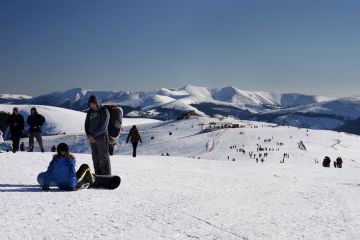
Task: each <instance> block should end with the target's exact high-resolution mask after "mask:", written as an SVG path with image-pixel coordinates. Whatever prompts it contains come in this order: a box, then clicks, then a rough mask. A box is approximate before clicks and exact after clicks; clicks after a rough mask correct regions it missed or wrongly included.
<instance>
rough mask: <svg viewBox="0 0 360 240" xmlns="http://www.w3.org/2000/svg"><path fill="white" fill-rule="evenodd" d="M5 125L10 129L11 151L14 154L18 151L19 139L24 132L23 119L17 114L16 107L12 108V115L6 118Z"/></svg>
mask: <svg viewBox="0 0 360 240" xmlns="http://www.w3.org/2000/svg"><path fill="white" fill-rule="evenodd" d="M7 123H8V124H9V127H10V134H11V140H12V142H13V144H12V149H13V152H14V153H15V152H17V151H19V144H20V138H21V134H22V132H23V130H24V117H23V116H22V115H21V114H20V113H19V109H18V108H17V107H14V108H13V113H12V114H11V115H10V116H9V117H8V119H7Z"/></svg>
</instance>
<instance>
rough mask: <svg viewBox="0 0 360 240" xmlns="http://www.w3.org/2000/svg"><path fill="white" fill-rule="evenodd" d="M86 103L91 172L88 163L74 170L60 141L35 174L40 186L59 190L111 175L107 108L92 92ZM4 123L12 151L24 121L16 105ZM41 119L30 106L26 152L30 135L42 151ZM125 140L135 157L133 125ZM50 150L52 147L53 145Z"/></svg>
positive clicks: (84, 185) (138, 138)
mask: <svg viewBox="0 0 360 240" xmlns="http://www.w3.org/2000/svg"><path fill="white" fill-rule="evenodd" d="M88 107H89V110H88V111H87V114H86V120H85V132H86V135H87V139H88V141H89V143H90V147H91V154H92V160H93V165H94V170H95V174H93V173H91V171H90V168H89V166H88V165H82V166H81V167H80V168H79V170H78V171H77V172H76V169H75V157H74V156H73V155H72V154H71V153H70V152H69V146H68V145H67V144H66V143H60V144H59V145H58V146H57V147H56V154H55V155H54V156H53V159H52V160H51V162H50V164H49V167H48V169H47V171H46V172H43V173H40V174H39V175H38V182H39V184H40V185H41V187H42V188H43V189H44V190H48V189H49V188H50V187H51V186H57V187H59V188H60V189H62V190H78V189H83V188H87V187H89V186H90V185H91V184H92V183H94V181H95V178H96V175H111V163H110V151H111V150H109V149H111V148H113V147H114V146H113V144H115V143H113V142H111V143H110V141H109V132H108V131H109V130H108V128H109V122H110V113H109V110H108V109H107V108H106V107H105V106H103V105H101V104H100V101H99V100H98V98H97V97H96V96H90V98H89V100H88ZM121 121H122V110H121ZM8 123H9V126H10V133H11V139H12V142H13V152H16V151H18V150H19V142H20V138H21V135H22V132H23V130H24V125H25V124H24V118H23V116H22V115H21V114H20V113H19V110H18V108H16V107H15V108H14V109H13V113H12V115H11V116H10V117H9V119H8ZM44 123H45V118H44V117H43V116H42V115H40V114H38V113H37V111H36V108H31V115H30V116H29V117H28V119H27V124H28V125H29V150H28V151H29V152H32V151H33V149H34V138H36V140H37V141H38V143H39V145H40V149H41V151H42V152H44V146H43V141H42V135H41V128H42V126H43V124H44ZM118 125H119V124H118ZM120 127H121V123H120ZM129 140H130V141H131V143H132V146H133V157H136V149H137V145H138V142H141V143H142V139H141V136H140V134H139V131H138V129H137V127H136V126H135V125H134V126H133V127H132V128H131V130H130V132H129V135H128V137H127V139H126V143H128V142H129ZM110 145H112V146H110ZM52 150H55V149H54V147H53V149H52Z"/></svg>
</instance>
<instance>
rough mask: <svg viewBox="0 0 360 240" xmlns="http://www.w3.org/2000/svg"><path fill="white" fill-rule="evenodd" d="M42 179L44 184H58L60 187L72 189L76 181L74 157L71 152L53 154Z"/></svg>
mask: <svg viewBox="0 0 360 240" xmlns="http://www.w3.org/2000/svg"><path fill="white" fill-rule="evenodd" d="M42 180H43V184H44V185H50V186H58V187H59V188H60V189H74V188H75V187H76V183H77V178H76V170H75V157H74V156H72V155H71V154H68V155H67V156H59V155H55V156H54V157H53V159H52V160H51V162H50V165H49V167H48V170H47V171H46V172H45V173H44V176H43V179H42Z"/></svg>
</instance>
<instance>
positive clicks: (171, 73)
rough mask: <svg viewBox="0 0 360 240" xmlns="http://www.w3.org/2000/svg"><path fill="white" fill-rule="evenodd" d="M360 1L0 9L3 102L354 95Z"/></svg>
mask: <svg viewBox="0 0 360 240" xmlns="http://www.w3.org/2000/svg"><path fill="white" fill-rule="evenodd" d="M359 13H360V1H357V0H356V1H352V0H346V1H341V0H338V1H332V0H308V1H307V0H301V1H300V0H299V1H295V0H283V1H270V0H236V1H235V0H178V1H175V0H124V1H122V0H116V1H114V0H106V1H100V0H98V1H93V0H62V1H49V0H32V1H29V0H23V1H19V0H2V1H0V29H1V31H0V83H1V90H0V93H25V94H29V95H38V94H41V93H48V92H51V91H56V90H65V89H69V88H74V87H84V88H91V89H94V90H131V91H137V90H149V89H156V88H160V87H169V88H178V87H182V86H184V85H187V84H192V85H198V86H208V87H221V86H230V85H231V86H236V87H238V88H240V89H245V90H265V91H275V92H299V93H307V94H319V95H327V96H336V97H337V96H348V95H353V94H359V93H360V14H359Z"/></svg>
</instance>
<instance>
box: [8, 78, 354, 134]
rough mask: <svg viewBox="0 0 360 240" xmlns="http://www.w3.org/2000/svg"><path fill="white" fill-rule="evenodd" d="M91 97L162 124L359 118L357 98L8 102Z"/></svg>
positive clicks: (186, 94) (256, 95)
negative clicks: (199, 119) (193, 119)
mask: <svg viewBox="0 0 360 240" xmlns="http://www.w3.org/2000/svg"><path fill="white" fill-rule="evenodd" d="M90 95H96V96H98V97H99V98H100V99H101V100H102V101H103V102H105V103H109V102H112V103H118V104H120V105H121V106H122V107H123V108H124V113H125V115H127V116H129V117H145V118H156V119H162V120H166V119H176V118H178V117H180V116H181V115H182V114H183V113H184V112H188V111H193V112H194V113H195V114H196V115H198V116H225V117H227V116H234V117H237V118H240V119H248V120H260V121H267V122H272V123H277V124H283V125H290V126H296V127H307V128H314V129H335V128H338V127H340V126H342V125H344V124H347V123H349V122H350V121H353V120H355V119H356V118H358V117H360V96H353V97H348V98H340V99H334V98H328V97H323V96H310V95H304V94H296V93H289V94H278V93H271V92H264V91H244V90H240V89H238V88H236V87H224V88H206V87H197V86H192V85H187V86H184V87H183V88H180V89H167V88H161V89H158V90H152V91H140V92H125V91H93V90H85V89H82V88H74V89H70V90H67V91H62V92H54V93H50V94H45V95H41V96H38V97H33V98H30V97H28V98H26V97H24V98H19V99H16V98H14V97H13V98H11V99H9V100H8V102H11V103H16V104H36V105H48V106H57V107H63V108H68V109H73V110H85V109H86V108H87V100H88V98H89V96H90ZM4 99H5V98H4ZM3 101H5V102H6V100H3Z"/></svg>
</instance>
